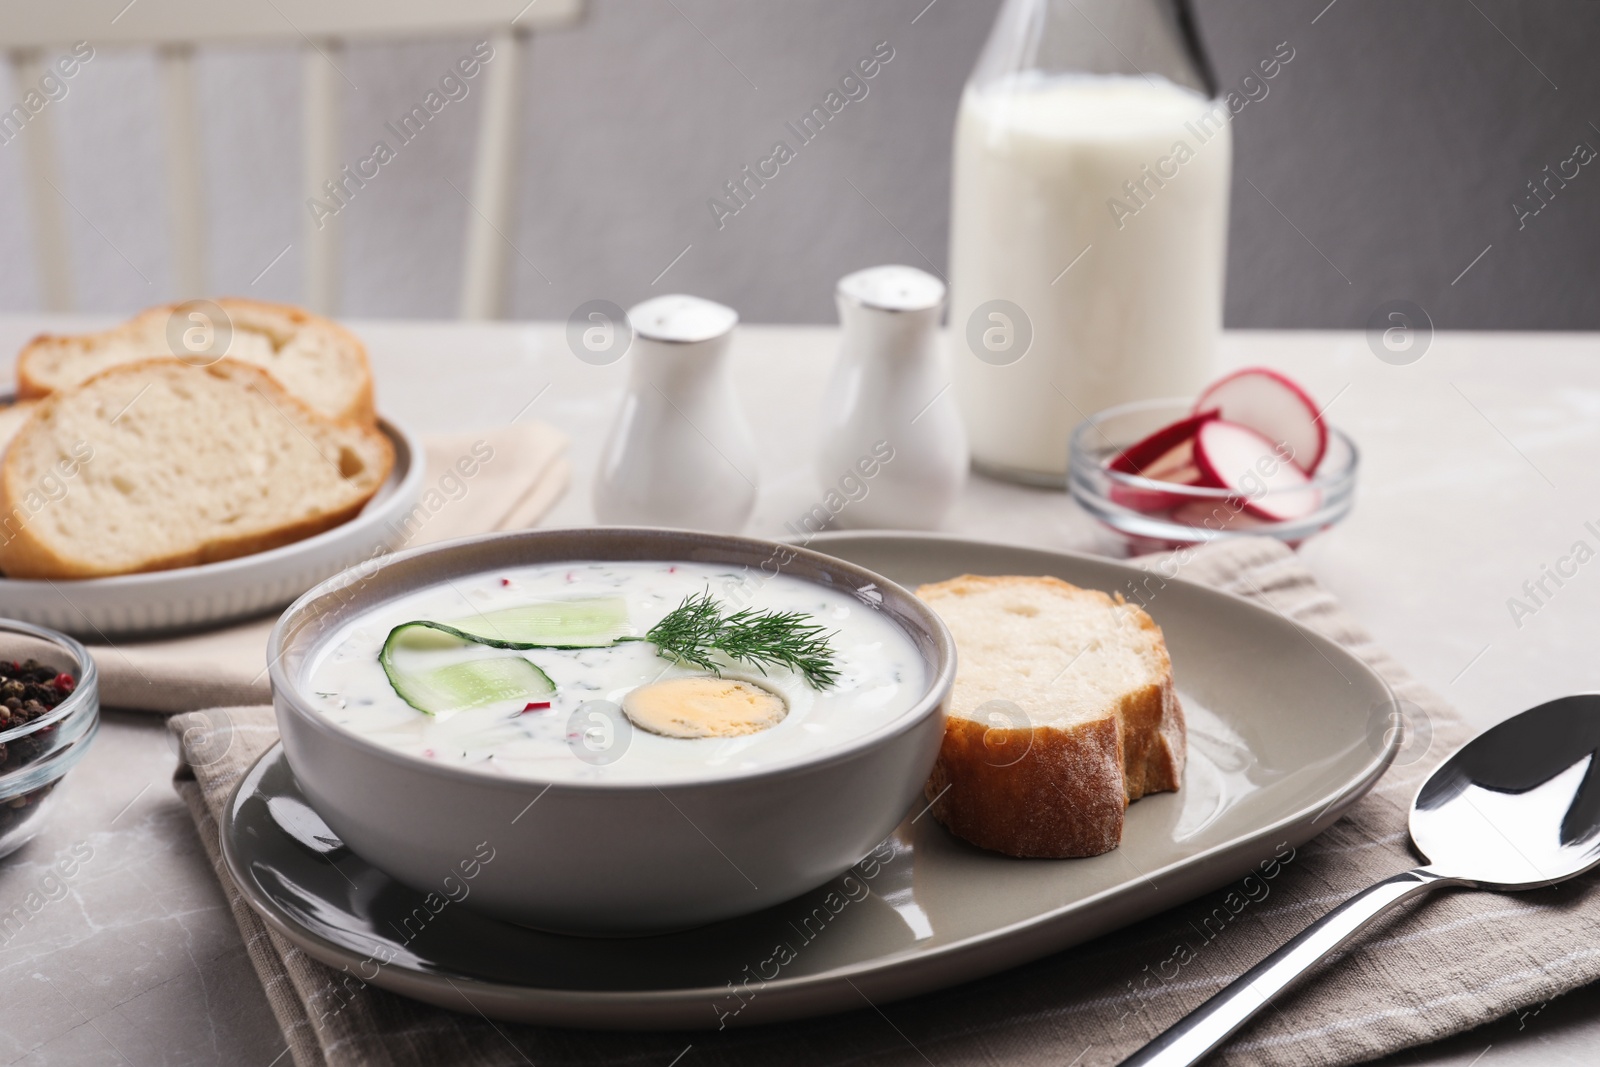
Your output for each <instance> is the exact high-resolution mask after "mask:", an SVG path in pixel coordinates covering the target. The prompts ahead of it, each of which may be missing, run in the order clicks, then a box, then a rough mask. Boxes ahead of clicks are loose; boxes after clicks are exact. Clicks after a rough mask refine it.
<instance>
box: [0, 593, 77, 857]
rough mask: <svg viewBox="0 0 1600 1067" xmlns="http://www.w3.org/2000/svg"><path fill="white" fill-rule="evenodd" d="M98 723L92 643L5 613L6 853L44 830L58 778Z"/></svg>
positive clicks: (2, 741)
mask: <svg viewBox="0 0 1600 1067" xmlns="http://www.w3.org/2000/svg"><path fill="white" fill-rule="evenodd" d="M99 728H100V692H99V684H98V682H97V680H96V675H95V668H94V660H92V659H91V658H89V651H88V649H86V648H84V647H83V646H82V645H81V644H79V643H78V642H76V641H74V640H73V639H72V638H70V637H68V636H66V635H65V634H60V633H56V632H55V631H54V630H47V629H45V628H44V627H42V626H32V625H30V624H28V623H25V622H13V621H12V620H10V619H0V856H4V855H6V854H8V853H10V852H13V851H15V850H16V849H18V848H21V847H22V846H23V845H24V844H26V843H27V842H28V841H29V840H31V839H32V838H33V836H34V835H35V834H37V833H38V832H39V829H40V828H41V827H42V826H43V825H44V818H45V816H46V813H47V811H48V809H49V807H50V804H49V801H50V799H51V797H52V795H53V794H54V792H55V787H56V784H57V783H58V782H60V781H61V779H62V777H63V776H64V775H65V774H66V773H67V772H68V771H69V770H71V769H72V768H73V767H74V766H76V765H77V763H78V761H79V760H80V759H82V758H83V755H84V753H85V752H86V751H88V748H89V743H90V742H91V741H93V740H94V735H95V733H96V731H98V730H99Z"/></svg>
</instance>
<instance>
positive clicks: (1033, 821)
mask: <svg viewBox="0 0 1600 1067" xmlns="http://www.w3.org/2000/svg"><path fill="white" fill-rule="evenodd" d="M1008 585H1010V586H1018V585H1023V586H1030V587H1033V588H1035V589H1047V590H1049V591H1050V592H1052V593H1056V594H1062V595H1070V596H1074V597H1088V598H1091V599H1094V600H1098V601H1099V602H1101V603H1103V605H1104V606H1105V607H1106V608H1107V609H1108V610H1113V609H1115V610H1121V611H1124V612H1127V613H1128V617H1130V618H1132V619H1133V620H1134V621H1135V622H1136V623H1137V624H1138V626H1139V627H1140V629H1141V630H1143V631H1145V632H1147V633H1149V634H1151V635H1152V636H1153V637H1154V638H1155V644H1154V648H1155V652H1156V654H1157V656H1158V661H1157V664H1156V667H1157V672H1156V673H1157V680H1156V681H1155V683H1154V684H1150V685H1145V686H1142V687H1140V688H1138V689H1135V690H1131V691H1128V692H1125V693H1123V694H1121V695H1120V698H1119V699H1118V701H1117V703H1116V705H1115V706H1114V707H1108V708H1107V709H1106V713H1105V714H1104V715H1102V716H1101V717H1099V718H1097V719H1093V720H1089V721H1087V722H1080V723H1074V724H1067V725H1060V724H1050V725H1042V726H1015V725H1013V724H1009V723H1003V722H1000V723H983V722H979V721H977V720H975V719H972V718H968V717H964V716H963V715H961V714H960V713H955V714H952V715H950V716H949V718H948V719H947V720H946V723H945V737H944V743H943V745H942V747H941V749H940V752H939V758H938V761H937V762H936V764H935V765H934V770H933V773H932V775H931V776H930V777H929V779H928V782H927V785H926V787H925V794H926V796H927V798H928V800H929V801H930V803H931V805H932V811H933V814H934V817H935V818H937V819H938V820H939V821H940V822H941V823H942V824H944V826H945V827H946V828H947V829H949V830H950V832H951V833H953V834H955V835H956V836H957V837H960V838H962V839H963V840H966V841H969V842H971V843H972V844H974V845H977V846H979V847H980V848H985V849H990V850H992V851H996V852H1003V853H1005V854H1007V855H1011V856H1019V857H1039V858H1054V859H1062V858H1068V857H1079V856H1097V855H1100V854H1101V853H1104V852H1109V851H1111V850H1112V849H1114V848H1116V847H1117V846H1118V844H1120V843H1121V840H1122V828H1123V822H1124V817H1125V813H1126V809H1127V805H1128V803H1129V802H1131V801H1134V800H1137V799H1139V798H1140V797H1142V796H1146V795H1148V794H1150V793H1157V792H1171V791H1175V790H1177V789H1178V788H1179V786H1180V785H1181V784H1182V779H1183V766H1184V761H1185V756H1186V747H1187V737H1186V731H1185V724H1184V718H1183V708H1182V706H1181V704H1180V703H1179V701H1178V696H1177V690H1176V688H1175V687H1174V685H1173V681H1172V660H1171V657H1170V656H1169V655H1168V653H1167V649H1166V644H1165V642H1164V641H1163V640H1162V637H1161V630H1160V627H1158V626H1157V625H1156V624H1155V621H1154V620H1153V619H1151V618H1150V616H1149V615H1147V614H1146V613H1145V612H1144V611H1142V610H1141V609H1139V608H1137V607H1134V606H1132V605H1128V604H1126V603H1125V602H1124V601H1123V600H1122V598H1121V597H1116V598H1113V597H1110V596H1108V595H1106V594H1105V593H1101V592H1099V591H1097V590H1086V589H1080V588H1079V587H1077V586H1074V585H1072V584H1070V583H1068V582H1064V581H1061V580H1060V579H1058V578H1051V577H1024V576H1011V575H1005V576H996V577H988V576H981V575H962V576H961V577H959V578H952V579H950V580H949V581H946V582H939V583H936V584H933V585H926V586H923V587H921V588H920V589H918V590H917V593H918V595H919V596H922V597H923V598H924V599H927V600H929V601H930V603H932V605H933V606H934V608H935V610H937V609H938V601H939V600H940V599H942V598H944V597H948V596H955V597H960V596H968V595H973V594H975V593H981V592H985V591H989V590H993V589H997V588H1003V587H1005V586H1008ZM957 654H958V656H962V655H965V651H964V650H962V649H961V648H960V644H959V640H958V642H957ZM957 671H958V675H959V671H960V666H959V665H958V667H957ZM1018 753H1021V755H1018Z"/></svg>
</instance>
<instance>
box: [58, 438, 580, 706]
mask: <svg viewBox="0 0 1600 1067" xmlns="http://www.w3.org/2000/svg"><path fill="white" fill-rule="evenodd" d="M424 446H425V451H426V454H427V477H426V480H425V481H424V483H423V490H422V494H423V495H422V500H421V502H420V508H421V510H420V511H419V512H417V513H416V514H417V516H418V518H417V520H416V521H414V522H410V523H408V524H407V525H408V528H409V533H408V535H407V537H406V540H404V541H403V542H401V543H400V544H399V545H397V546H395V547H396V550H398V549H400V548H410V547H413V546H416V545H423V544H430V543H432V542H434V541H445V540H449V539H450V538H452V537H466V536H468V535H471V534H480V533H489V532H491V531H494V530H517V529H521V528H523V527H526V526H532V525H533V524H534V523H535V522H537V521H538V520H539V518H540V517H541V516H543V515H544V513H545V512H546V511H548V510H549V509H550V506H551V505H552V504H554V503H555V502H556V500H558V499H559V498H560V496H561V494H562V493H563V492H564V491H565V490H566V487H567V479H568V476H569V470H568V464H567V460H566V458H565V452H566V447H567V438H566V435H564V434H563V433H561V431H559V430H556V429H554V428H553V427H550V426H546V425H543V424H542V423H522V424H513V425H511V426H500V427H495V428H493V429H487V430H482V431H477V432H474V433H469V434H446V435H438V436H431V437H428V438H425V439H424ZM277 617H278V612H276V611H272V612H269V613H267V614H266V615H263V616H261V617H259V618H256V619H252V620H249V621H247V622H243V623H240V624H238V625H235V626H229V627H226V628H224V629H220V630H209V631H204V632H201V633H195V634H186V635H184V636H181V637H173V638H162V639H159V640H154V641H134V640H118V641H115V642H108V643H102V644H98V645H94V644H91V645H90V646H89V651H90V653H91V654H92V655H93V656H94V661H95V665H96V666H98V667H99V668H100V699H101V702H102V703H103V704H105V705H106V706H107V707H112V708H123V709H129V710H138V711H154V712H176V711H197V710H199V709H201V708H212V707H216V706H218V705H222V704H259V703H264V702H266V701H268V700H271V699H272V693H271V688H270V686H269V685H268V683H267V671H266V665H267V635H268V634H269V633H270V632H271V630H272V624H273V623H274V622H275V621H277Z"/></svg>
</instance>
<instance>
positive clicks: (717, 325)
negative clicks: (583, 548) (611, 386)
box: [594, 296, 758, 533]
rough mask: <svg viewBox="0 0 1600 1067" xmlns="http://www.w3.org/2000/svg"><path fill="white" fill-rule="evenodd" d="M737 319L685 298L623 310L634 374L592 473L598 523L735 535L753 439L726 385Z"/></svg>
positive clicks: (745, 513)
mask: <svg viewBox="0 0 1600 1067" xmlns="http://www.w3.org/2000/svg"><path fill="white" fill-rule="evenodd" d="M738 322H739V315H738V312H736V311H734V310H733V309H732V308H728V307H723V306H722V305H721V304H716V303H713V302H711V301H710V300H702V299H700V298H699V297H693V296H662V297H656V298H655V299H653V300H646V301H645V302H644V303H642V304H636V305H634V306H633V307H632V308H630V309H629V311H628V323H629V325H630V326H631V327H632V329H633V333H634V339H633V345H632V349H631V352H630V355H631V356H632V357H633V367H632V370H631V373H630V376H629V380H628V390H627V393H626V394H625V395H624V396H623V399H622V407H621V409H620V410H619V411H618V412H617V418H616V421H615V422H614V423H613V424H612V427H611V434H610V437H609V438H608V439H607V441H606V446H605V450H604V452H603V453H602V454H601V458H600V468H599V470H598V471H597V472H596V474H595V484H594V510H595V515H596V516H597V517H598V518H599V520H600V521H601V522H603V523H607V524H626V525H645V526H675V527H682V528H689V529H699V530H714V531H719V532H724V533H736V532H738V531H739V530H740V529H742V528H743V527H744V524H745V522H746V520H748V519H749V518H750V511H751V509H752V508H753V507H754V506H755V501H756V480H757V477H758V475H757V463H756V447H755V439H754V438H753V437H752V436H751V433H750V424H749V423H748V422H747V421H746V420H745V417H744V412H743V411H742V410H740V407H739V402H738V400H737V398H736V397H735V396H734V393H733V383H732V381H731V380H730V379H729V377H728V371H727V354H728V343H729V341H730V340H731V339H732V336H733V328H734V326H735V325H737V324H738Z"/></svg>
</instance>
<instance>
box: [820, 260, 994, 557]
mask: <svg viewBox="0 0 1600 1067" xmlns="http://www.w3.org/2000/svg"><path fill="white" fill-rule="evenodd" d="M834 295H835V299H836V302H837V303H838V306H839V324H840V326H841V328H842V330H841V337H840V351H839V360H838V362H837V363H836V364H835V365H834V369H833V375H832V377H831V379H830V380H829V382H828V388H827V392H826V394H825V399H824V401H823V408H822V420H821V421H822V432H823V444H822V449H821V451H820V453H819V454H818V457H817V476H818V478H819V479H820V480H821V482H822V485H823V489H824V494H825V495H824V501H825V507H826V509H827V510H828V511H829V512H831V513H832V516H833V523H834V524H835V525H838V526H844V527H855V528H861V527H889V528H900V529H913V530H928V529H933V528H935V527H937V526H938V525H939V523H940V522H941V521H942V520H943V519H944V516H945V514H946V513H947V512H948V511H949V510H950V507H951V505H952V504H954V503H955V500H956V497H957V496H959V495H960V493H961V490H962V487H963V486H965V485H966V482H967V465H968V462H969V456H968V452H967V431H966V427H965V426H964V425H963V423H962V421H961V414H960V412H959V411H958V410H957V408H956V404H955V399H954V397H953V396H952V395H951V391H950V363H949V359H948V357H947V356H946V354H945V352H944V350H943V347H942V346H941V344H940V340H939V317H940V313H941V312H942V311H943V309H944V297H945V287H944V283H943V282H941V281H940V280H939V279H938V278H935V277H934V276H933V275H931V274H928V273H926V272H924V271H920V270H917V269H916V268H915V267H900V266H887V267H871V268H868V269H867V270H862V271H857V272H856V273H854V274H848V275H846V276H845V277H843V278H841V279H840V280H839V285H838V288H837V290H836V291H835V294H834Z"/></svg>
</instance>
